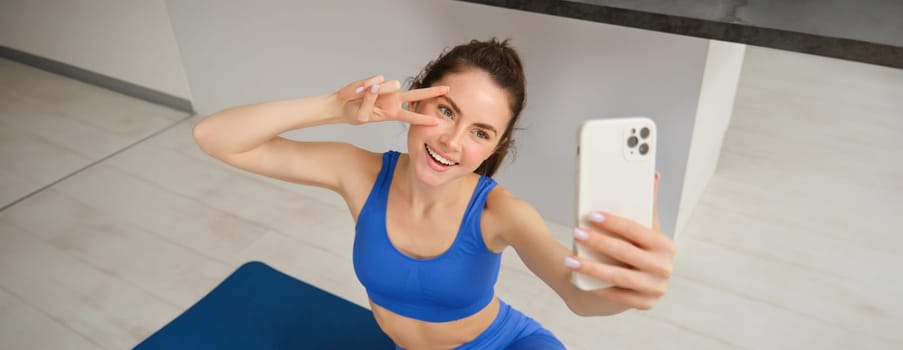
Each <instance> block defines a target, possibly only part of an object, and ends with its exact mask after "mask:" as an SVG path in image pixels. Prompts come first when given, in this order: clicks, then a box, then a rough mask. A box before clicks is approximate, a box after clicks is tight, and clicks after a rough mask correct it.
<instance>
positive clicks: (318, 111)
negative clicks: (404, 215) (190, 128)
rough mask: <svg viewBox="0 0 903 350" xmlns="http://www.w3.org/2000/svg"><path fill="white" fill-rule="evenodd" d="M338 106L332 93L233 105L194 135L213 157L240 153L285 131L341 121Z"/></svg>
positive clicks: (201, 124) (210, 118) (199, 126)
mask: <svg viewBox="0 0 903 350" xmlns="http://www.w3.org/2000/svg"><path fill="white" fill-rule="evenodd" d="M341 108H342V107H341V104H340V103H339V102H338V98H337V97H336V96H335V94H328V95H321V96H312V97H304V98H297V99H288V100H278V101H272V102H263V103H256V104H250V105H245V106H239V107H232V108H228V109H225V110H222V111H219V112H216V113H214V114H212V115H210V116H208V117H206V118H204V120H202V121H201V122H199V123H198V124H197V125H195V127H194V138H195V140H196V141H197V143H198V145H200V146H201V148H202V149H203V150H204V151H205V152H207V153H208V154H210V155H213V156H216V157H222V156H227V155H230V154H238V153H243V152H247V151H250V150H252V149H254V148H256V147H257V146H260V145H261V144H263V143H265V142H267V141H269V140H271V139H273V138H274V137H276V136H278V135H280V134H282V133H284V132H286V131H290V130H295V129H301V128H306V127H311V126H316V125H324V124H334V123H341V122H343V118H342V116H341Z"/></svg>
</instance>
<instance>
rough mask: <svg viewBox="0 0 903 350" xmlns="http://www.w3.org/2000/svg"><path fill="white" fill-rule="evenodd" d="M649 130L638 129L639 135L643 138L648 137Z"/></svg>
mask: <svg viewBox="0 0 903 350" xmlns="http://www.w3.org/2000/svg"><path fill="white" fill-rule="evenodd" d="M650 132H651V131H650V130H649V128H643V129H642V130H640V137H642V138H643V139H645V138H647V137H649V133H650Z"/></svg>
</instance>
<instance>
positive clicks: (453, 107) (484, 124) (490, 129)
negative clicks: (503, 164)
mask: <svg viewBox="0 0 903 350" xmlns="http://www.w3.org/2000/svg"><path fill="white" fill-rule="evenodd" d="M439 98H443V99H445V100H446V101H448V104H450V105H451V108H452V110H454V111H455V113H456V114H462V113H461V110H460V109H458V105H457V104H455V101H453V100H452V99H451V97H448V96H444V95H443V96H439ZM473 125H476V126H477V127H480V128H483V129H486V130H489V131H492V132H493V133H495V135H496V136H498V134H499V132H498V131H497V130H495V128H494V127H492V125H489V124H486V123H473Z"/></svg>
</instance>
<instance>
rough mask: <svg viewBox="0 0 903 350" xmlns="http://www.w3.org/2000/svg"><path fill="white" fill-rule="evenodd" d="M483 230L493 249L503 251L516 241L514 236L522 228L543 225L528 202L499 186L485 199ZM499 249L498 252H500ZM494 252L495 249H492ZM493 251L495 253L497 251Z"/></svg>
mask: <svg viewBox="0 0 903 350" xmlns="http://www.w3.org/2000/svg"><path fill="white" fill-rule="evenodd" d="M483 219H484V221H485V224H484V225H483V227H484V230H485V229H488V231H487V232H486V233H488V234H489V237H488V238H490V239H487V241H491V242H493V243H492V245H493V247H490V248H498V247H501V249H504V247H507V246H509V245H511V243H512V241H514V240H516V237H515V236H514V235H515V234H517V233H518V232H521V231H522V228H524V227H535V226H537V225H544V224H545V223H544V221H543V219H542V216H541V215H540V214H539V211H537V210H536V208H534V207H533V205H532V204H530V203H529V202H527V201H525V200H523V199H520V198H518V197H517V196H515V195H514V194H513V193H511V191H508V190H507V189H505V188H504V187H502V186H501V185H498V186H496V187H495V188H493V189H492V191H491V192H489V195H488V196H487V197H486V210H485V212H484V213H483ZM501 249H499V250H501ZM493 250H495V249H493ZM499 250H495V251H499Z"/></svg>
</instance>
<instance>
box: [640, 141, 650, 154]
mask: <svg viewBox="0 0 903 350" xmlns="http://www.w3.org/2000/svg"><path fill="white" fill-rule="evenodd" d="M646 153H649V144H648V143H644V144H642V145H640V154H641V155H644V156H645V155H646Z"/></svg>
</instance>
